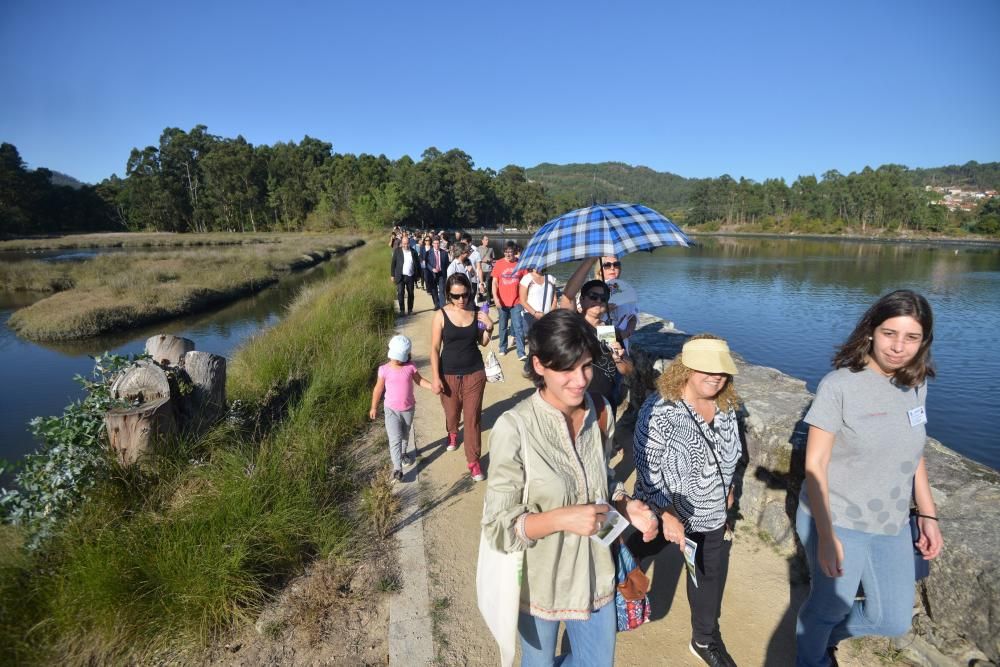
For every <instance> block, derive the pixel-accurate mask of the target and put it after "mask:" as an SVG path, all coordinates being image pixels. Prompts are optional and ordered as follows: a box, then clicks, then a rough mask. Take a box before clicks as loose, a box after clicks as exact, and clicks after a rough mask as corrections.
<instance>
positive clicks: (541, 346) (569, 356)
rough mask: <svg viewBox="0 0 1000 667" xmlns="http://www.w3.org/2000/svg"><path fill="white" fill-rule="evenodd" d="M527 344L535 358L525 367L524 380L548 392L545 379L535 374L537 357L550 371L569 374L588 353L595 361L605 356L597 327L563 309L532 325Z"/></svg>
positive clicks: (554, 311) (576, 314)
mask: <svg viewBox="0 0 1000 667" xmlns="http://www.w3.org/2000/svg"><path fill="white" fill-rule="evenodd" d="M527 343H528V348H529V349H530V350H531V354H530V355H528V360H527V362H525V364H524V376H525V377H526V378H528V379H529V380H531V381H532V382H533V383H534V385H535V386H536V387H537V388H539V389H544V388H545V378H543V377H542V376H541V375H539V374H538V373H536V372H535V367H534V365H533V364H532V363H531V360H532V358H533V357H537V358H538V361H539V363H541V364H542V366H545V367H546V368H550V369H552V370H554V371H568V370H569V369H571V368H573V367H574V366H576V364H577V363H578V362H579V361H580V359H581V358H582V357H583V355H585V354H587V353H589V354H590V358H591V359H597V358H598V357H600V356H601V344H600V343H599V342H598V341H597V333H596V332H595V331H594V327H592V326H590V324H588V323H587V320H585V319H583V316H582V315H580V314H579V313H574V312H573V311H571V310H566V309H563V308H557V309H556V310H553V311H551V312H549V313H548V314H546V315H544V316H543V317H541V318H540V319H539V320H538V321H537V322H535V323H534V324H533V325H531V331H530V332H529V333H528V340H527Z"/></svg>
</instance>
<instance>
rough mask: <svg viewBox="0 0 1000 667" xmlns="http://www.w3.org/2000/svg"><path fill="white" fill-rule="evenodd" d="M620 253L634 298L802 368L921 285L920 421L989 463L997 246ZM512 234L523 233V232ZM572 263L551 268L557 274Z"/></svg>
mask: <svg viewBox="0 0 1000 667" xmlns="http://www.w3.org/2000/svg"><path fill="white" fill-rule="evenodd" d="M698 241H699V243H700V244H701V245H699V246H698V247H695V248H690V249H685V248H661V249H659V250H657V251H656V252H654V253H639V254H636V255H630V256H628V257H626V258H624V261H623V273H622V278H623V279H625V280H627V281H629V282H630V283H631V284H632V285H633V286H634V287H635V289H636V291H637V292H638V294H639V306H640V308H641V309H642V310H644V311H647V312H650V313H654V314H656V315H659V316H661V317H663V318H665V319H669V320H673V321H674V322H675V324H676V325H677V328H679V329H682V330H684V331H687V332H689V333H698V332H704V331H709V332H712V333H715V334H717V335H719V336H722V337H723V338H726V339H727V340H728V341H729V344H730V345H731V346H732V348H733V349H734V350H735V351H736V352H738V353H739V354H740V355H741V356H742V357H743V358H744V359H746V360H747V361H749V362H750V363H753V364H759V365H763V366H771V367H774V368H777V369H779V370H781V371H783V372H785V373H787V374H788V375H792V376H794V377H798V378H802V379H804V380H806V382H807V385H808V387H809V390H810V391H815V390H816V385H817V384H818V382H819V380H820V379H821V378H822V377H823V376H824V375H825V374H826V373H827V372H828V371H829V370H830V358H831V356H832V354H833V351H834V348H835V346H837V345H838V344H840V343H841V342H843V340H844V339H845V338H846V337H847V335H848V334H849V333H850V331H851V329H852V328H853V327H854V324H855V323H856V322H857V320H858V318H859V317H860V316H861V314H862V313H863V312H864V311H865V309H866V308H868V306H870V305H871V304H872V303H873V302H874V301H875V300H876V299H877V298H878V297H879V296H881V295H882V294H885V293H886V292H888V291H891V290H893V289H899V288H909V289H914V290H916V291H918V292H921V293H922V294H923V295H924V296H926V297H927V299H928V300H929V301H930V303H931V306H932V307H933V309H934V316H935V331H934V347H933V358H934V360H935V363H936V366H937V371H938V377H937V379H936V380H933V381H932V383H931V385H930V388H929V398H928V401H927V408H928V413H929V414H928V419H929V422H928V425H927V431H928V433H929V434H930V435H931V436H933V437H935V438H937V439H938V440H940V441H941V442H943V443H944V444H945V445H947V446H948V447H951V448H952V449H954V450H956V451H959V452H961V453H962V454H965V455H966V456H968V457H970V458H972V459H975V460H977V461H981V462H983V463H986V464H987V465H990V466H992V467H993V468H995V469H1000V419H998V418H997V417H1000V410H998V409H997V402H996V401H997V395H998V393H1000V392H998V389H1000V355H998V354H997V346H996V344H995V342H994V338H997V337H998V336H1000V248H995V247H994V248H983V247H969V246H951V245H949V246H936V247H934V246H927V245H914V244H881V243H863V242H848V241H812V240H768V239H744V238H738V239H737V238H718V237H707V238H706V237H703V238H700V239H698ZM522 243H523V241H522ZM572 268H573V267H571V266H566V265H563V266H560V267H556V268H555V270H554V271H553V272H554V273H555V274H556V275H557V276H559V277H560V278H563V279H565V278H566V277H568V276H569V273H571V271H572Z"/></svg>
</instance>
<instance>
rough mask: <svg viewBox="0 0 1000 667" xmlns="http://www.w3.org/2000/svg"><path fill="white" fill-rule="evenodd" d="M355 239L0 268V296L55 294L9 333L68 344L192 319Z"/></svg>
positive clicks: (22, 315)
mask: <svg viewBox="0 0 1000 667" xmlns="http://www.w3.org/2000/svg"><path fill="white" fill-rule="evenodd" d="M357 243H358V240H357V239H353V238H348V237H347V236H331V235H302V234H299V235H294V236H292V235H283V236H280V237H275V239H274V240H273V241H272V242H268V243H257V244H248V245H239V246H233V247H216V246H211V245H209V246H207V247H202V248H194V249H185V250H164V251H162V252H161V251H156V252H144V253H141V254H134V255H130V254H128V253H116V254H108V255H98V256H96V257H93V258H91V259H88V260H85V261H82V262H71V263H67V262H60V263H53V262H43V261H26V262H17V263H6V264H0V289H8V290H34V291H54V292H55V293H54V294H52V295H51V296H48V297H46V298H43V299H41V300H39V301H37V302H35V303H33V304H31V305H30V306H26V307H25V308H22V309H20V310H18V311H17V312H15V313H14V314H13V315H12V316H11V318H10V321H9V324H10V327H11V328H12V329H14V330H15V331H17V332H18V333H19V334H21V335H22V336H24V337H26V338H30V339H34V340H70V339H75V338H86V337H89V336H97V335H100V334H103V333H107V332H110V331H116V330H123V329H130V328H134V327H136V326H140V325H144V324H149V323H152V322H156V321H160V320H165V319H169V318H172V317H177V316H180V315H187V314H191V313H195V312H198V311H201V310H205V309H207V308H211V307H213V306H217V305H220V304H223V303H226V302H228V301H232V300H234V299H237V298H239V297H241V296H245V295H247V294H251V293H253V292H256V291H259V290H261V289H263V288H264V287H267V286H268V285H271V284H273V283H274V282H276V281H277V280H278V278H279V277H280V276H281V275H282V274H283V273H287V272H289V271H294V270H299V269H303V268H307V267H309V266H313V265H315V264H317V263H319V262H321V261H323V260H325V259H329V258H330V256H331V255H332V254H334V253H336V252H340V251H342V250H344V249H347V248H350V247H353V246H355V245H356V244H357Z"/></svg>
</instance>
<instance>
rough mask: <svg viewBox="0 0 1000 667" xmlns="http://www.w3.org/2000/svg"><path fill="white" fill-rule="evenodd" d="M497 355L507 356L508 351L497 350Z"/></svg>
mask: <svg viewBox="0 0 1000 667" xmlns="http://www.w3.org/2000/svg"><path fill="white" fill-rule="evenodd" d="M497 354H499V355H500V356H501V357H502V356H504V355H505V354H507V350H497Z"/></svg>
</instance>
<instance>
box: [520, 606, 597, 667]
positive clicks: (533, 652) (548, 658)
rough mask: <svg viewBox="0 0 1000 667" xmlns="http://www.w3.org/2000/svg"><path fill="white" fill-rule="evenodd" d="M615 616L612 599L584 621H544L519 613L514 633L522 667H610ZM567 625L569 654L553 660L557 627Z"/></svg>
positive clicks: (557, 632)
mask: <svg viewBox="0 0 1000 667" xmlns="http://www.w3.org/2000/svg"><path fill="white" fill-rule="evenodd" d="M615 621H616V615H615V603H614V600H612V601H611V602H609V603H608V604H606V605H604V606H603V607H601V608H600V609H598V610H597V611H595V612H591V614H590V619H589V620H587V621H546V620H543V619H541V618H536V617H534V616H531V615H530V614H526V613H524V612H521V614H520V615H519V616H518V618H517V634H518V635H519V636H520V637H521V667H550V666H552V665H560V667H584V666H586V667H590V666H593V667H604V666H607V667H611V665H613V664H614V662H615V635H616V627H617V626H616V624H615ZM560 623H565V624H566V634H567V635H568V636H569V645H570V652H569V653H566V654H564V655H562V656H560V660H559V661H556V657H555V655H556V637H557V636H558V634H559V624H560Z"/></svg>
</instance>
